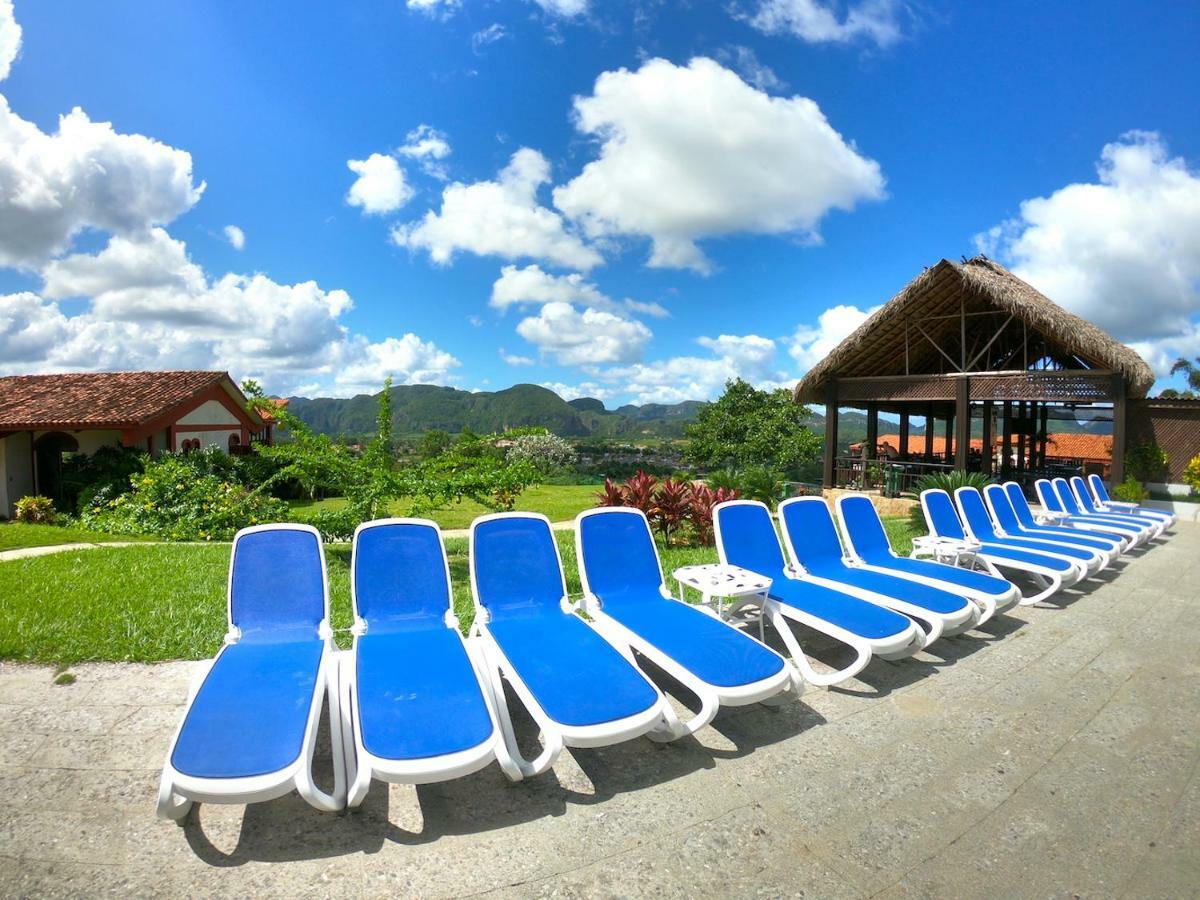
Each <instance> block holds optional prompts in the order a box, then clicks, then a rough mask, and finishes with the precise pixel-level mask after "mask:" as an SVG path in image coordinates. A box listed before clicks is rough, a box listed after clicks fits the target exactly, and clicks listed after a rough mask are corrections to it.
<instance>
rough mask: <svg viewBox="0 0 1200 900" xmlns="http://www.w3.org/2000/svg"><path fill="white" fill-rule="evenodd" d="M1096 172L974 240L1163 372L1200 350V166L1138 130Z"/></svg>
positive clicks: (1026, 205)
mask: <svg viewBox="0 0 1200 900" xmlns="http://www.w3.org/2000/svg"><path fill="white" fill-rule="evenodd" d="M1097 172H1098V176H1099V178H1098V183H1082V184H1069V185H1067V186H1066V187H1063V188H1060V189H1059V190H1057V191H1055V192H1054V193H1052V194H1051V195H1050V196H1048V197H1037V198H1034V199H1031V200H1026V201H1024V202H1023V203H1022V204H1021V211H1020V215H1019V216H1018V217H1017V218H1015V219H1012V220H1010V221H1007V222H1004V223H1002V224H1001V225H998V226H996V227H994V228H992V229H991V230H990V231H988V232H986V233H985V234H982V235H979V236H977V237H976V243H977V244H978V245H979V247H980V249H981V250H983V251H984V252H987V253H990V254H992V255H995V256H997V257H998V258H1001V259H1003V260H1004V261H1005V262H1008V263H1009V264H1010V265H1011V267H1012V269H1013V271H1014V272H1015V273H1016V274H1017V275H1019V276H1020V277H1021V278H1024V279H1025V280H1026V281H1028V282H1029V283H1030V284H1033V285H1034V286H1035V287H1037V288H1038V290H1040V291H1042V293H1044V294H1045V295H1046V296H1047V297H1049V298H1050V299H1051V300H1053V301H1055V302H1056V303H1059V304H1060V305H1062V306H1064V307H1065V308H1067V309H1069V310H1070V311H1071V312H1074V313H1076V314H1078V315H1080V316H1082V317H1083V318H1085V319H1088V320H1089V321H1092V322H1095V323H1096V324H1097V325H1098V326H1099V327H1101V328H1103V329H1105V330H1106V331H1108V332H1109V333H1111V334H1112V335H1114V336H1115V337H1116V338H1117V339H1118V340H1122V341H1125V342H1127V343H1132V344H1136V346H1137V348H1138V350H1139V352H1141V353H1142V354H1143V356H1145V357H1146V358H1147V361H1149V362H1150V363H1151V364H1152V365H1153V366H1154V368H1155V371H1156V372H1157V373H1158V374H1159V375H1165V374H1166V372H1167V370H1168V369H1169V368H1170V365H1169V360H1171V359H1173V358H1174V357H1175V356H1178V355H1180V354H1183V353H1189V352H1195V351H1196V350H1197V349H1200V172H1198V171H1195V170H1193V169H1190V168H1189V167H1188V165H1187V163H1186V162H1185V161H1184V160H1183V159H1182V158H1179V157H1175V158H1172V157H1170V156H1169V155H1168V151H1167V146H1166V144H1165V142H1164V141H1163V140H1162V138H1161V137H1160V136H1159V135H1158V134H1156V133H1154V132H1140V131H1135V132H1130V133H1128V134H1125V135H1123V136H1122V137H1121V139H1120V140H1118V141H1115V142H1113V143H1111V144H1107V145H1106V146H1105V147H1104V148H1103V150H1102V151H1101V153H1100V161H1099V163H1098V164H1097Z"/></svg>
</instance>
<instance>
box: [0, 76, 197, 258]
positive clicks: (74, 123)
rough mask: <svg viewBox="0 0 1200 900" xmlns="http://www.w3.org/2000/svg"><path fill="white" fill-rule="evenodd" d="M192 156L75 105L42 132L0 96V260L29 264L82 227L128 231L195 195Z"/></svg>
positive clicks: (185, 205) (154, 221) (171, 212)
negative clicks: (50, 130)
mask: <svg viewBox="0 0 1200 900" xmlns="http://www.w3.org/2000/svg"><path fill="white" fill-rule="evenodd" d="M203 191H204V184H203V183H201V184H199V185H196V184H195V183H194V182H193V180H192V157H191V155H190V154H188V153H186V152H185V151H183V150H176V149H175V148H173V147H168V146H167V145H166V144H162V143H160V142H158V141H155V140H152V139H151V138H148V137H144V136H142V135H140V134H118V133H117V132H116V131H114V130H113V127H112V125H111V124H109V123H108V122H93V121H91V120H90V119H89V118H88V117H87V114H86V113H84V111H83V110H81V109H79V108H76V109H74V110H72V111H71V112H70V113H69V114H68V115H65V116H62V117H60V119H59V123H58V131H57V132H55V133H54V134H47V133H45V132H43V131H42V130H41V129H40V128H38V127H37V126H36V125H35V124H33V123H32V122H27V121H25V120H24V119H22V118H21V117H20V116H18V115H17V114H16V113H14V112H13V111H12V110H11V109H9V106H8V101H7V100H6V99H5V98H4V97H2V96H0V265H4V266H20V267H23V268H36V267H37V266H39V265H40V264H42V263H44V262H45V261H46V260H48V259H49V258H51V257H53V256H55V255H57V254H58V253H61V252H62V251H64V250H66V249H67V248H68V247H69V246H70V243H71V240H72V238H73V237H74V236H75V235H76V234H78V233H79V232H80V231H82V230H84V229H85V228H94V229H97V230H100V231H107V232H115V233H117V234H135V233H138V232H143V231H145V230H146V229H148V228H150V227H152V226H154V225H161V224H165V223H167V222H169V221H171V220H172V219H174V218H175V217H176V216H178V215H180V214H181V213H183V212H186V211H187V210H188V209H190V208H191V206H192V205H193V204H194V203H195V202H196V201H197V200H199V199H200V195H201V193H202V192H203Z"/></svg>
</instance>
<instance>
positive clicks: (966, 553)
mask: <svg viewBox="0 0 1200 900" xmlns="http://www.w3.org/2000/svg"><path fill="white" fill-rule="evenodd" d="M848 496H852V495H850V494H844V495H842V496H840V497H838V499H837V501H836V506H837V513H838V522H839V524H840V525H841V526H842V527H841V532H842V538H843V546H844V547H845V548H846V561H847V562H849V563H850V564H851V565H852V566H855V567H857V568H860V569H866V570H867V571H868V572H882V573H883V574H885V575H895V576H896V577H897V578H904V579H906V580H907V581H914V582H916V583H917V584H923V585H926V586H927V587H936V588H941V589H942V590H947V591H952V592H953V593H956V594H960V595H962V596H963V597H966V598H967V599H968V600H970V601H971V602H972V603H974V604H975V605H976V606H978V607H979V609H980V610H981V614H980V616H979V621H978V622H976V623H975V624H976V625H982V624H983V623H984V622H986V621H988V620H989V619H991V618H992V617H993V616H994V615H996V613H1002V612H1005V611H1006V610H1009V609H1012V608H1013V607H1014V606H1016V605H1017V603H1018V602H1019V601H1020V599H1021V591H1020V589H1019V588H1018V587H1017V586H1016V585H1015V584H1013V585H1012V589H1011V590H1010V591H1009V592H1008V593H1007V594H1003V595H1001V596H999V597H997V596H996V595H995V594H988V593H985V592H983V591H977V590H975V589H974V588H970V587H966V586H964V585H959V584H952V583H949V582H947V581H945V580H942V579H940V578H931V577H928V576H925V575H918V574H916V573H914V572H901V571H898V570H896V569H889V568H887V567H886V566H873V565H871V564H870V563H868V562H867V561H866V560H864V559H863V558H862V557H861V556H859V555H858V552H857V551H856V550H855V549H854V539H853V538H852V537H851V535H850V531H849V529H848V528H847V527H846V519H845V517H844V516H843V515H842V499H843V498H844V497H848ZM945 544H946V546H947V547H953V548H954V549H955V550H956V552H957V554H958V555H959V557H960V558H962V559H964V560H975V558H976V557H975V552H976V550H977V547H976V546H975V545H974V544H972V543H968V542H964V541H946V542H945ZM888 552H889V553H891V554H892V556H895V557H896V558H897V559H900V558H901V557H900V555H899V554H898V553H896V551H895V550H893V549H892V548H891V547H890V546H889V547H888ZM917 555H918V551H917V550H916V549H914V550H913V553H912V556H911V558H912V559H916V558H917ZM928 561H929V562H940V561H938V560H928ZM979 563H980V565H982V566H983V567H984V571H985V572H986V574H988V575H993V576H995V577H997V578H1000V579H1002V580H1007V579H1005V578H1004V576H1003V575H999V574H998V573H997V572H996V571H995V570H994V569H992V568H990V567H988V566H987V565H986V564H985V563H984V561H983V560H979ZM940 564H941V565H943V566H946V567H947V568H949V569H955V568H960V567H958V566H952V565H950V564H949V563H945V562H942V563H940ZM962 568H966V567H962ZM967 571H970V569H967ZM1009 583H1010V584H1011V582H1009Z"/></svg>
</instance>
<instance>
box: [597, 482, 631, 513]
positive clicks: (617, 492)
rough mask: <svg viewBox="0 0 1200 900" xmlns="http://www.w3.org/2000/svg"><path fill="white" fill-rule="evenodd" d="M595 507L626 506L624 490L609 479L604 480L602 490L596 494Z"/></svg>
mask: <svg viewBox="0 0 1200 900" xmlns="http://www.w3.org/2000/svg"><path fill="white" fill-rule="evenodd" d="M596 505H597V506H626V505H627V504H626V503H625V488H624V487H622V486H621V485H619V484H617V483H616V482H615V481H613V480H612V479H611V478H605V479H604V489H603V490H601V491H597V492H596Z"/></svg>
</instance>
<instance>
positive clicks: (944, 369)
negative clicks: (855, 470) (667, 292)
mask: <svg viewBox="0 0 1200 900" xmlns="http://www.w3.org/2000/svg"><path fill="white" fill-rule="evenodd" d="M1153 383H1154V375H1153V373H1152V372H1151V371H1150V367H1149V366H1147V365H1146V363H1145V361H1144V360H1143V359H1142V358H1141V357H1140V356H1138V355H1137V353H1135V352H1134V351H1133V350H1131V349H1130V348H1129V347H1126V346H1125V345H1124V344H1121V343H1119V342H1118V341H1116V340H1115V339H1113V338H1112V337H1111V336H1110V335H1108V334H1106V333H1105V332H1103V331H1101V330H1100V329H1099V328H1097V327H1096V326H1095V325H1093V324H1091V323H1090V322H1087V321H1085V320H1083V319H1081V318H1079V317H1078V316H1075V315H1072V314H1071V313H1069V312H1067V311H1066V310H1064V309H1062V308H1061V307H1060V306H1058V305H1057V304H1055V303H1054V302H1053V301H1051V300H1050V299H1049V298H1047V297H1046V296H1045V295H1043V294H1042V293H1041V292H1039V291H1038V290H1037V289H1036V288H1034V287H1033V286H1032V285H1030V284H1028V283H1027V282H1025V281H1022V280H1021V279H1020V278H1018V277H1017V276H1015V275H1013V274H1012V273H1011V272H1009V271H1008V270H1007V269H1005V268H1004V267H1003V266H1001V265H1000V264H998V263H996V262H993V261H992V260H990V259H987V258H986V257H983V256H977V257H975V258H974V259H970V260H966V261H964V262H962V263H954V262H950V261H949V260H945V259H943V260H942V261H941V262H939V263H938V264H937V265H935V266H933V267H931V268H928V269H926V270H925V271H924V272H922V273H921V274H920V275H918V276H917V277H916V278H914V279H913V280H912V281H911V282H909V284H907V285H906V286H905V287H904V289H903V290H901V291H900V293H898V294H897V295H896V296H895V297H893V298H892V299H891V300H890V301H889V302H888V303H887V304H885V305H884V306H883V307H882V308H880V309H879V310H878V311H877V312H875V313H874V314H873V315H872V316H871V317H870V318H869V319H867V321H866V322H864V323H863V324H862V325H861V326H860V327H859V328H858V329H857V330H856V331H855V332H854V333H853V334H851V335H850V336H849V337H847V338H846V339H845V340H844V341H842V343H841V344H839V345H838V346H837V347H836V348H835V349H834V350H833V352H832V353H830V354H829V355H828V356H827V357H825V359H824V360H822V361H821V362H820V363H818V364H817V365H816V366H815V367H813V369H812V370H811V371H810V372H809V373H808V374H807V375H806V376H805V377H804V378H803V380H801V381H800V383H799V384H798V385H796V400H797V401H798V402H802V403H817V404H821V403H823V404H824V405H825V406H826V412H827V421H826V429H827V431H826V459H825V484H826V486H829V487H832V486H834V485H835V484H836V483H837V481H838V471H837V469H838V461H837V427H836V423H837V409H838V407H839V406H851V407H858V408H865V409H866V410H867V413H868V422H869V426H868V430H869V432H870V433H869V434H868V439H867V452H868V455H871V454H872V453H873V451H874V446H875V437H876V435H877V432H878V424H877V422H878V419H877V417H878V413H879V412H880V411H883V412H891V413H895V414H899V416H900V420H901V429H900V432H901V437H902V438H903V441H902V443H903V444H904V445H905V446H902V447H901V456H902V457H908V456H910V454H909V452H908V451H909V449H910V448H909V447H908V446H907V444H908V418H909V415H910V414H915V415H918V416H924V417H925V418H926V422H927V424H926V435H929V436H930V437H932V434H933V421H934V420H935V419H945V420H946V439H947V442H948V443H949V442H951V439H952V438H953V446H954V453H953V455H952V456H953V458H952V459H945V460H942V461H941V464H942V465H945V466H947V467H949V466H950V465H953V466H954V467H955V468H961V469H966V468H968V465H969V463H970V464H972V467H977V468H979V469H982V470H983V471H985V472H989V473H990V472H991V470H992V465H993V460H992V459H991V458H990V454H985V458H984V459H980V460H978V461H977V462H978V464H977V465H974V463H975V461H973V460H970V459H969V455H970V454H969V450H970V436H971V418H972V415H974V416H975V417H976V418H982V420H983V423H982V424H983V431H984V438H985V440H984V446H990V444H991V440H990V438H991V432H992V427H993V419H994V417H995V415H996V412H997V411H998V410H999V411H1000V412H1001V421H1002V428H1003V433H1004V437H1005V440H1004V451H1003V453H1002V455H1001V459H1000V463H999V464H1000V465H1001V466H1002V467H1003V468H1004V469H1005V470H1006V472H1005V474H1006V475H1008V474H1011V473H1010V472H1008V471H1007V470H1008V469H1010V468H1013V469H1016V470H1017V471H1018V472H1019V473H1020V474H1024V473H1026V472H1027V471H1032V470H1035V469H1036V468H1037V466H1038V464H1039V462H1042V463H1044V461H1045V443H1046V438H1045V435H1046V433H1047V432H1046V429H1047V420H1048V418H1049V416H1050V415H1051V414H1052V413H1054V412H1055V411H1061V410H1063V409H1069V410H1074V409H1076V408H1077V407H1079V406H1087V405H1099V406H1102V407H1104V408H1106V409H1107V408H1108V407H1111V409H1112V421H1113V438H1114V441H1113V472H1112V475H1113V476H1114V477H1119V476H1120V474H1121V471H1120V469H1121V459H1122V457H1123V455H1124V421H1125V404H1126V402H1127V400H1129V399H1134V398H1140V397H1144V396H1145V395H1146V391H1147V390H1149V388H1150V386H1151V385H1152V384H1153ZM1014 441H1015V449H1016V455H1015V456H1013V454H1012V452H1011V448H1012V444H1013V442H1014ZM928 446H929V447H931V446H932V441H930V443H929V445H928ZM927 450H928V447H927ZM926 455H927V456H928V455H929V454H928V453H927V454H926ZM926 462H931V460H928V459H927V460H926Z"/></svg>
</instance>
